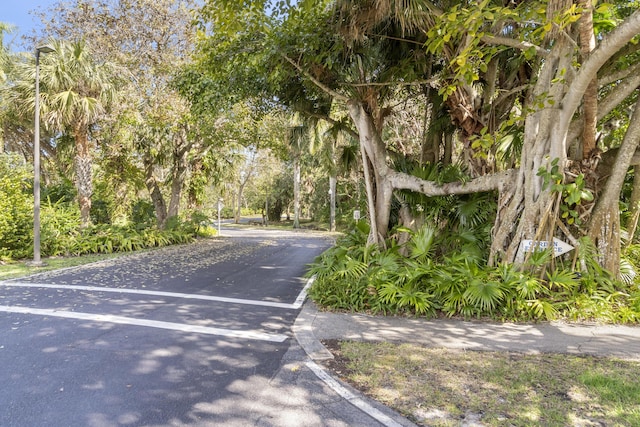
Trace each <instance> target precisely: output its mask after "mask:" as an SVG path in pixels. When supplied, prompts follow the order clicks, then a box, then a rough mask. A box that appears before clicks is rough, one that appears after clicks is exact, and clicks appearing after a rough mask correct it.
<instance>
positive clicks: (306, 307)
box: [292, 279, 416, 427]
mask: <svg viewBox="0 0 640 427" xmlns="http://www.w3.org/2000/svg"><path fill="white" fill-rule="evenodd" d="M310 280H313V279H310ZM317 313H318V308H317V307H316V305H315V304H314V303H313V302H312V301H309V300H307V301H306V302H305V303H304V304H303V306H302V310H301V311H300V314H299V315H298V317H297V318H296V320H295V322H294V324H293V328H292V330H293V335H294V337H295V339H296V341H297V342H298V344H299V345H300V347H302V349H303V350H304V352H305V353H306V354H307V356H308V357H309V359H311V360H310V361H308V362H306V363H305V366H307V368H309V369H310V370H311V371H312V372H313V373H314V374H315V376H316V377H317V378H318V379H320V380H322V381H323V382H324V383H325V384H326V385H327V386H329V387H330V388H331V389H332V390H333V391H334V392H335V393H337V394H338V395H339V396H340V397H342V398H343V399H345V400H346V401H348V402H349V403H350V404H351V405H353V406H354V407H356V408H357V409H359V410H360V411H362V412H364V413H365V414H367V415H368V416H370V417H371V418H373V419H375V420H376V421H378V422H379V423H380V424H381V425H383V426H385V427H415V426H416V425H415V424H414V423H412V422H411V421H409V420H408V419H406V418H405V417H403V416H402V415H400V414H398V413H397V412H395V411H393V410H392V409H391V408H389V407H387V406H384V405H382V404H380V403H378V402H375V401H372V400H371V399H369V398H368V397H366V396H364V395H363V394H362V393H360V391H358V390H356V389H354V388H353V387H351V386H349V385H348V384H345V383H343V382H342V381H341V380H340V379H338V378H334V377H333V376H332V375H331V373H329V372H328V371H327V370H326V369H324V368H323V367H322V365H321V364H320V363H316V362H322V361H326V360H331V359H333V354H332V353H331V352H330V351H329V350H328V349H327V348H326V347H325V346H324V345H322V343H321V342H320V341H319V340H318V339H317V338H316V336H315V334H314V333H313V321H314V319H315V317H316V315H317Z"/></svg>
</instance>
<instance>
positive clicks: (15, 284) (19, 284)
mask: <svg viewBox="0 0 640 427" xmlns="http://www.w3.org/2000/svg"><path fill="white" fill-rule="evenodd" d="M0 286H13V287H22V288H44V289H62V290H64V289H68V290H76V291H90V292H112V293H121V294H137V295H152V296H163V297H169V298H184V299H199V300H205V301H216V302H228V303H231V304H244V305H258V306H263V307H273V308H284V309H288V310H297V309H299V308H300V307H302V302H304V298H306V288H307V287H308V286H309V284H307V286H305V288H304V289H303V290H302V292H301V293H300V295H298V298H297V299H296V302H295V303H293V304H288V303H282V302H272V301H258V300H248V299H239V298H226V297H216V296H212V295H198V294H185V293H180V292H164V291H150V290H144V289H125V288H107V287H102V286H81V285H52V284H46V283H22V282H0ZM303 292H304V295H302V293H303ZM299 300H301V302H299Z"/></svg>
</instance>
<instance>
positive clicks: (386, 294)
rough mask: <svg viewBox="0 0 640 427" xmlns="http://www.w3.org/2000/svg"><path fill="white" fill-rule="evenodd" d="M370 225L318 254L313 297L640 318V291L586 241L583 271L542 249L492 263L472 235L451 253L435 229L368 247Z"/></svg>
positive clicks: (360, 307) (455, 309) (391, 309)
mask: <svg viewBox="0 0 640 427" xmlns="http://www.w3.org/2000/svg"><path fill="white" fill-rule="evenodd" d="M367 234H368V229H367V227H366V226H365V225H364V224H363V223H361V224H360V226H359V228H358V229H356V230H354V231H353V232H352V233H351V234H349V235H348V236H346V237H345V238H344V239H343V240H342V241H340V242H339V243H338V245H337V246H335V247H334V248H332V249H330V250H328V251H326V252H325V253H324V254H322V255H321V256H320V257H318V258H317V259H316V261H315V262H314V264H313V265H312V267H311V269H310V272H309V274H310V275H315V276H316V280H315V282H314V285H313V287H312V288H311V290H310V292H309V295H310V296H311V298H312V299H313V300H314V301H315V302H316V303H318V304H320V305H321V306H324V307H327V308H330V309H335V310H349V311H363V312H373V313H384V314H415V315H425V316H436V315H446V316H450V317H454V316H461V317H464V318H472V317H491V318H494V319H500V320H519V321H530V320H553V319H559V318H566V319H571V320H580V321H583V320H598V321H606V322H610V323H629V322H637V321H638V320H640V290H639V288H638V286H637V284H635V283H624V282H620V281H616V280H614V279H613V278H612V277H611V275H610V274H609V273H607V272H606V271H604V270H602V269H601V268H600V267H599V266H598V264H597V262H596V261H595V249H594V248H593V245H592V244H591V243H590V242H589V241H588V240H586V239H585V240H583V241H581V244H580V251H579V253H578V261H579V262H578V265H581V266H583V268H582V269H581V271H580V272H579V273H577V272H575V271H572V270H571V269H570V268H565V267H563V266H562V264H561V262H558V263H557V264H556V265H555V267H553V268H552V267H550V264H551V263H550V253H548V252H538V253H536V254H535V256H532V257H531V259H530V260H529V261H528V263H527V265H526V266H525V268H522V269H520V268H518V267H516V266H514V265H509V264H502V265H499V266H497V267H489V266H487V265H486V262H485V260H484V259H483V258H482V257H481V255H480V253H481V251H477V250H473V244H472V242H473V239H471V238H469V240H468V241H467V242H466V243H462V244H460V245H458V246H457V247H451V250H450V251H448V252H441V251H440V250H436V248H439V247H441V245H440V242H442V241H443V239H447V238H446V236H441V235H439V233H438V232H437V231H436V230H435V229H433V228H429V227H424V228H423V229H422V230H420V231H419V232H418V233H414V235H413V236H412V239H411V240H410V241H409V242H408V243H407V244H406V245H405V246H404V247H401V246H397V245H393V243H390V242H388V245H389V246H388V247H387V248H386V249H381V248H379V247H377V246H372V245H369V246H367V245H366V239H367Z"/></svg>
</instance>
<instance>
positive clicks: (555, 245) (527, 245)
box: [521, 237, 573, 257]
mask: <svg viewBox="0 0 640 427" xmlns="http://www.w3.org/2000/svg"><path fill="white" fill-rule="evenodd" d="M521 244H522V252H524V253H527V252H532V251H535V250H540V251H543V250H545V249H548V248H549V247H550V246H549V244H551V247H552V249H553V256H554V257H557V256H560V255H563V254H566V253H567V252H569V251H571V250H573V246H571V245H570V244H568V243H565V242H563V241H562V240H560V239H556V238H555V237H554V238H553V242H549V241H547V240H539V241H535V240H523V241H522V243H521Z"/></svg>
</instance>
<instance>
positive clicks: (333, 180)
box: [329, 174, 640, 231]
mask: <svg viewBox="0 0 640 427" xmlns="http://www.w3.org/2000/svg"><path fill="white" fill-rule="evenodd" d="M639 175H640V174H639ZM337 183H338V178H337V177H336V176H335V175H331V176H330V177H329V231H336V187H337Z"/></svg>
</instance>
